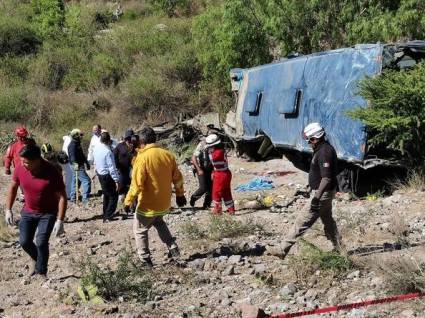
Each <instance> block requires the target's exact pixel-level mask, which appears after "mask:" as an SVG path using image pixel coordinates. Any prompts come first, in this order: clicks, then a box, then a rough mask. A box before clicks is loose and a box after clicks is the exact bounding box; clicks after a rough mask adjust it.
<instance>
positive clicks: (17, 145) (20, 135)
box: [4, 126, 35, 175]
mask: <svg viewBox="0 0 425 318" xmlns="http://www.w3.org/2000/svg"><path fill="white" fill-rule="evenodd" d="M15 136H16V141H15V142H13V143H12V144H10V145H9V147H8V148H7V150H6V155H5V156H4V173H5V174H7V175H10V174H11V173H12V171H11V170H10V168H11V167H12V165H13V167H14V168H15V169H16V167H18V166H20V165H21V157H20V156H19V152H20V151H21V150H22V148H24V147H25V146H26V145H27V144H30V143H31V144H35V142H34V140H33V139H32V138H29V137H28V131H27V130H26V128H25V127H23V126H20V127H17V128H16V129H15Z"/></svg>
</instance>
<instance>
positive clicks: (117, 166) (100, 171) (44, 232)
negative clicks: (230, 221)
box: [5, 123, 341, 275]
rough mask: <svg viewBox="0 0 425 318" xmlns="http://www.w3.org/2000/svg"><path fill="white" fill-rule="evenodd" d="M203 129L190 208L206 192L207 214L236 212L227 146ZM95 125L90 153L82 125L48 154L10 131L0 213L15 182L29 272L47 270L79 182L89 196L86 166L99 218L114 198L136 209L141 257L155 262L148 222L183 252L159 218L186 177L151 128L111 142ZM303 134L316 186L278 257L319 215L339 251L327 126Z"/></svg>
mask: <svg viewBox="0 0 425 318" xmlns="http://www.w3.org/2000/svg"><path fill="white" fill-rule="evenodd" d="M208 128H209V131H208V133H207V135H206V136H204V137H203V138H202V140H201V142H200V143H199V144H198V146H197V148H196V150H195V152H194V154H193V156H192V163H193V167H194V173H195V174H196V175H197V177H198V181H199V189H198V190H196V191H195V192H194V193H193V195H192V196H191V198H190V202H189V203H190V205H191V206H192V207H194V206H195V203H196V201H197V200H198V199H200V198H201V197H202V196H203V195H205V199H204V203H203V207H204V208H210V207H211V204H212V213H213V214H221V213H222V204H223V203H224V205H225V206H226V208H227V212H228V213H229V214H231V215H232V214H235V206H234V202H233V198H232V193H231V178H232V174H231V172H230V170H229V165H228V160H227V152H226V150H225V147H224V145H223V142H222V140H221V138H220V137H219V135H218V134H217V130H214V129H213V127H208ZM92 132H93V135H92V138H91V140H90V145H89V148H88V155H87V157H86V156H85V154H84V151H83V149H82V146H81V139H82V137H83V133H82V132H81V130H79V129H73V130H72V131H71V132H70V134H69V136H66V137H64V144H63V148H62V151H61V152H60V153H58V154H56V155H54V156H52V155H51V153H52V152H53V148H52V147H51V145H49V144H44V145H42V147H41V149H40V148H39V147H38V146H37V145H36V143H35V142H34V140H33V139H31V138H29V137H28V132H27V131H26V129H25V128H24V127H18V128H17V130H16V132H15V133H16V136H17V140H16V142H15V143H13V144H11V145H10V146H9V148H8V150H7V153H6V158H5V173H6V174H11V166H12V165H13V166H14V171H13V177H12V181H11V184H10V187H9V192H8V198H7V202H6V211H5V218H6V223H7V224H8V225H13V224H14V220H13V213H12V207H13V204H14V202H15V199H16V195H17V191H18V188H20V189H21V191H22V192H23V194H24V199H25V203H24V207H23V209H22V211H21V219H20V222H19V230H20V238H19V242H20V244H21V246H22V248H23V249H24V250H25V251H26V252H27V253H28V254H29V255H30V257H31V259H32V266H30V268H31V271H30V274H35V273H36V274H41V275H46V272H47V262H48V256H49V251H48V241H49V237H50V235H51V234H52V233H54V234H55V235H60V234H61V233H63V232H64V227H63V222H64V218H65V213H66V209H67V202H68V201H69V200H71V201H78V188H79V186H81V189H82V190H81V195H82V202H83V203H86V202H88V200H89V194H90V191H91V179H90V177H89V175H88V174H87V171H86V170H89V169H90V166H91V165H93V166H94V170H95V173H96V175H97V177H98V179H99V183H100V185H101V188H102V194H103V220H104V222H109V221H111V220H113V218H114V215H115V211H116V208H117V204H118V200H119V197H121V200H122V203H123V206H124V211H125V212H127V213H129V212H134V219H133V232H134V236H135V240H136V245H137V253H138V256H139V258H140V260H141V262H143V263H144V264H145V265H147V266H152V265H153V262H152V260H151V256H150V250H149V241H148V232H149V229H150V228H151V227H152V226H153V227H155V228H156V230H157V231H158V234H159V237H160V239H161V240H162V241H163V242H164V243H165V244H166V245H167V247H168V250H169V256H170V257H171V258H176V257H178V256H179V255H180V252H179V248H178V245H177V244H176V241H175V238H174V237H173V236H172V234H171V232H170V230H169V228H168V226H167V224H166V222H165V221H164V219H163V216H164V215H166V214H167V213H168V212H169V211H170V208H171V197H172V192H173V188H174V192H175V198H176V205H177V206H178V207H183V206H185V205H186V204H187V202H186V197H185V191H184V184H183V176H182V173H181V172H180V170H179V168H178V164H177V162H176V159H175V156H174V155H173V154H172V153H171V152H170V151H168V150H166V149H163V148H161V147H160V146H159V145H158V144H157V143H156V141H157V140H156V133H155V131H154V130H153V129H152V128H149V127H146V128H144V129H142V130H141V131H140V132H139V134H138V135H136V134H135V133H134V132H133V131H132V130H131V129H128V130H127V131H126V132H125V134H124V136H123V138H122V141H121V142H120V143H118V144H115V145H114V142H113V139H112V138H111V136H110V134H109V132H108V131H106V130H102V129H101V127H100V125H95V126H94V127H93V131H92ZM304 136H305V138H306V140H307V141H308V142H309V143H310V144H311V145H312V148H313V152H314V153H313V159H312V163H311V169H310V174H309V183H310V186H311V189H312V190H314V192H313V199H312V201H311V206H310V209H309V210H308V211H306V213H305V214H303V215H302V216H300V217H299V219H298V221H297V222H296V223H295V225H294V229H293V231H292V232H291V234H290V235H289V236H288V238H287V240H286V241H285V243H284V244H283V245H281V246H279V248H280V252H279V256H281V257H282V258H284V257H285V256H286V255H287V253H288V252H289V249H290V248H291V247H292V245H293V244H294V243H295V241H296V239H297V238H298V237H299V236H301V235H302V234H303V233H304V232H305V231H306V230H307V229H308V228H309V227H311V226H312V225H313V224H314V222H315V221H316V220H317V219H318V218H319V217H320V218H321V220H322V221H323V223H324V225H325V233H326V235H327V237H328V238H329V239H330V240H331V242H332V243H333V244H334V247H335V248H336V249H337V250H340V248H341V244H340V243H341V240H340V237H339V234H338V230H337V227H336V224H335V221H334V220H333V218H332V199H333V197H334V195H335V188H336V162H337V160H336V153H335V150H334V149H333V147H332V146H331V145H330V144H329V143H328V142H327V141H326V139H325V132H324V129H323V128H322V127H321V126H320V125H319V124H317V123H313V124H310V125H308V126H307V127H306V128H305V130H304ZM43 157H44V158H43ZM61 171H63V176H62V173H61ZM64 180H65V182H64ZM36 233H37V234H36ZM34 236H36V240H35V244H34V242H33V241H34Z"/></svg>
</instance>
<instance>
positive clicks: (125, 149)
mask: <svg viewBox="0 0 425 318" xmlns="http://www.w3.org/2000/svg"><path fill="white" fill-rule="evenodd" d="M133 136H134V132H133V130H132V129H128V130H126V132H125V134H124V140H123V141H122V142H120V143H119V144H118V145H117V146H116V147H115V149H114V157H115V163H116V166H117V169H118V171H119V175H120V182H119V183H120V186H121V188H120V191H119V195H120V196H122V201H123V200H124V198H125V195H126V194H127V192H128V189H129V187H130V182H131V178H130V170H131V161H132V159H133V143H132V142H131V138H132V137H133ZM122 201H121V202H122Z"/></svg>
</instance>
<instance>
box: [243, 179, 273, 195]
mask: <svg viewBox="0 0 425 318" xmlns="http://www.w3.org/2000/svg"><path fill="white" fill-rule="evenodd" d="M273 188H274V185H273V181H272V180H270V179H268V178H264V177H255V178H254V179H252V180H251V181H249V182H248V183H245V184H241V185H238V186H237V187H236V188H235V191H236V192H245V191H259V190H270V189H273Z"/></svg>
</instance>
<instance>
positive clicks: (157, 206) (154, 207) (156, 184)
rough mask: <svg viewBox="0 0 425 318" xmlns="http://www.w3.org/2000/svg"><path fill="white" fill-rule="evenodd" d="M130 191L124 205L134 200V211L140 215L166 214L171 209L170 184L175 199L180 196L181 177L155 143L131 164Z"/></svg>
mask: <svg viewBox="0 0 425 318" xmlns="http://www.w3.org/2000/svg"><path fill="white" fill-rule="evenodd" d="M131 177H132V178H131V185H130V190H129V191H128V193H127V196H126V198H125V201H124V204H125V205H126V206H130V205H131V204H132V203H133V201H134V199H135V198H136V197H137V208H136V212H137V213H140V214H143V215H144V216H151V217H153V216H161V215H164V214H167V213H168V211H169V209H170V207H171V192H172V188H171V184H174V189H175V191H176V196H182V195H184V189H183V176H182V174H181V172H180V170H179V169H178V167H177V162H176V158H175V157H174V155H173V154H172V153H171V152H169V151H168V150H165V149H162V148H160V147H159V146H158V145H156V144H149V145H146V147H144V148H143V149H140V150H139V151H138V153H137V156H136V159H135V160H134V164H133V172H132V176H131Z"/></svg>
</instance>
